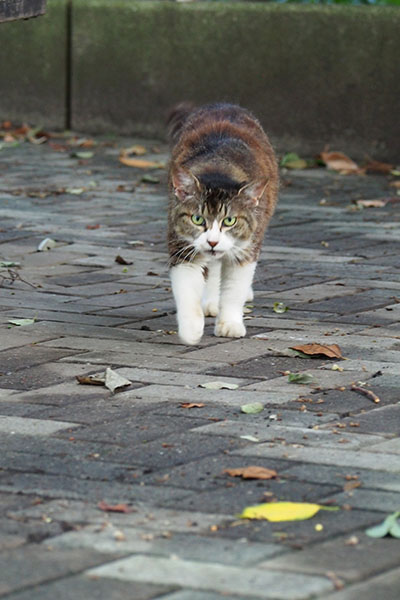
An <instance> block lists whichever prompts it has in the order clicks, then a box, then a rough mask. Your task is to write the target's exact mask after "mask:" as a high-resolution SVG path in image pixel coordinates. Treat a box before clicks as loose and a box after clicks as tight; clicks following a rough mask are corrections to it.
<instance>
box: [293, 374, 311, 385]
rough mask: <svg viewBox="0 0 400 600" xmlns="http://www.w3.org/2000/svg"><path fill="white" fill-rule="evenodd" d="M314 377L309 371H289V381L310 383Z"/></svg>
mask: <svg viewBox="0 0 400 600" xmlns="http://www.w3.org/2000/svg"><path fill="white" fill-rule="evenodd" d="M313 380H314V377H313V376H312V375H310V374H309V373H289V375H288V381H289V383H303V384H304V383H311V382H312V381H313Z"/></svg>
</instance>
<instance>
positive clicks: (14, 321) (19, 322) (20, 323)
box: [7, 319, 35, 327]
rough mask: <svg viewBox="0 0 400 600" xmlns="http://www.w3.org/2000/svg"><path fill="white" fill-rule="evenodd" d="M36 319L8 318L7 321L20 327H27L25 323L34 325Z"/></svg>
mask: <svg viewBox="0 0 400 600" xmlns="http://www.w3.org/2000/svg"><path fill="white" fill-rule="evenodd" d="M34 322H35V319H8V321H7V323H11V325H18V326H19V327H25V325H32V324H33V323H34Z"/></svg>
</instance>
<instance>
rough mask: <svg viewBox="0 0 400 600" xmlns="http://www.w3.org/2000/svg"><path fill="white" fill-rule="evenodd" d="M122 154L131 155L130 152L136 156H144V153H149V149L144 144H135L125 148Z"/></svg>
mask: <svg viewBox="0 0 400 600" xmlns="http://www.w3.org/2000/svg"><path fill="white" fill-rule="evenodd" d="M120 154H121V155H122V156H129V155H130V154H134V155H136V156H142V155H143V154H147V150H146V148H145V147H144V146H140V145H139V144H135V145H134V146H130V147H129V148H124V149H123V150H121V153H120Z"/></svg>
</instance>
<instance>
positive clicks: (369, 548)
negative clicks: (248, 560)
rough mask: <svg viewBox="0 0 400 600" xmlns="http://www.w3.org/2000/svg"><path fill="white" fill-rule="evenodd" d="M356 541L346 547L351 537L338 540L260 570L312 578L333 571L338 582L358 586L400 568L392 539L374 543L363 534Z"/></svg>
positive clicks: (282, 558) (275, 560)
mask: <svg viewBox="0 0 400 600" xmlns="http://www.w3.org/2000/svg"><path fill="white" fill-rule="evenodd" d="M355 537H357V538H358V540H359V541H358V543H356V544H355V545H351V544H348V543H346V542H347V541H348V539H349V536H347V537H346V536H343V537H338V538H335V539H334V540H329V541H326V542H323V543H322V544H315V545H313V546H312V547H310V548H307V549H303V550H300V551H299V550H298V551H297V552H291V553H290V554H284V555H283V556H278V557H275V558H271V559H268V560H267V561H265V562H264V563H261V564H259V565H258V568H265V569H272V570H276V569H279V570H282V571H288V572H292V573H308V574H310V575H311V574H312V575H326V574H327V572H329V571H333V572H334V573H335V575H336V576H337V577H338V578H339V579H343V580H344V581H347V582H356V581H363V580H364V579H366V578H367V577H371V576H373V575H376V574H379V573H381V572H382V571H387V570H389V569H391V568H394V567H397V566H398V564H399V561H400V548H399V547H398V545H397V547H396V545H393V543H392V540H391V539H389V538H382V539H378V540H377V539H372V538H369V537H368V536H366V535H365V534H364V533H362V532H360V533H359V534H358V535H356V536H355Z"/></svg>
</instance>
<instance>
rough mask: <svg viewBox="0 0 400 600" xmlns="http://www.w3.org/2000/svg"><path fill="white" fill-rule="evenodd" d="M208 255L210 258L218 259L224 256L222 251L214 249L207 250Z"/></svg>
mask: <svg viewBox="0 0 400 600" xmlns="http://www.w3.org/2000/svg"><path fill="white" fill-rule="evenodd" d="M208 254H211V256H215V257H220V256H222V255H223V254H224V251H223V250H216V249H215V248H210V250H208Z"/></svg>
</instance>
